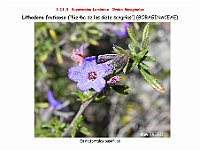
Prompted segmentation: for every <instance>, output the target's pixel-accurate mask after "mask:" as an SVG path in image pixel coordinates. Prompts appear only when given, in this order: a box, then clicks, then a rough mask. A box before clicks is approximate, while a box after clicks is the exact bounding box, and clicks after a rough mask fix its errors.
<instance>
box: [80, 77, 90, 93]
mask: <svg viewBox="0 0 200 150" xmlns="http://www.w3.org/2000/svg"><path fill="white" fill-rule="evenodd" d="M91 82H92V81H90V80H84V79H83V80H79V82H78V83H77V88H78V89H79V90H81V91H83V92H85V91H88V90H89V89H91V88H92V84H91Z"/></svg>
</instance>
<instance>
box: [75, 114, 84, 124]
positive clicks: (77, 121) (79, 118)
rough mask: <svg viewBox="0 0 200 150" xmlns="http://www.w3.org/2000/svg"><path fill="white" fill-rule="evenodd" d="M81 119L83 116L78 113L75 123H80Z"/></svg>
mask: <svg viewBox="0 0 200 150" xmlns="http://www.w3.org/2000/svg"><path fill="white" fill-rule="evenodd" d="M82 120H83V116H82V115H80V116H79V117H78V119H77V120H76V123H80V122H81V121H82Z"/></svg>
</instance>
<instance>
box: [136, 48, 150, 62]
mask: <svg viewBox="0 0 200 150" xmlns="http://www.w3.org/2000/svg"><path fill="white" fill-rule="evenodd" d="M148 52H149V51H148V49H145V50H144V51H142V53H141V54H140V55H139V57H138V60H139V61H140V60H141V59H143V57H144V56H145V55H146V54H147V53H148Z"/></svg>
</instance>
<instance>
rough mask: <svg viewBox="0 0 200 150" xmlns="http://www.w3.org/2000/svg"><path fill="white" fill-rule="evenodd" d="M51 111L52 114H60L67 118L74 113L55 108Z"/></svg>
mask: <svg viewBox="0 0 200 150" xmlns="http://www.w3.org/2000/svg"><path fill="white" fill-rule="evenodd" d="M53 113H54V115H57V116H61V117H64V118H66V119H67V118H69V117H70V116H73V115H74V112H61V111H57V110H54V112H53Z"/></svg>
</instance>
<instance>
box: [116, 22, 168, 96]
mask: <svg viewBox="0 0 200 150" xmlns="http://www.w3.org/2000/svg"><path fill="white" fill-rule="evenodd" d="M127 31H128V34H129V36H130V38H131V40H132V41H133V43H134V45H135V46H134V45H132V44H131V43H129V44H128V47H129V50H124V49H123V48H121V47H119V46H116V45H115V46H114V47H113V50H114V51H115V52H116V53H117V54H126V55H127V56H128V58H129V59H128V61H127V63H126V65H125V66H124V68H123V72H124V73H126V72H128V71H131V70H133V69H134V67H135V66H136V67H137V68H138V69H139V70H140V72H141V74H142V76H143V77H144V79H145V80H146V81H147V82H148V83H149V84H150V85H151V86H152V87H153V88H154V89H155V90H157V91H158V92H160V93H162V94H164V93H165V90H164V88H163V87H162V86H161V84H160V83H159V82H158V81H157V79H156V78H155V77H154V76H153V75H152V74H151V73H150V72H149V70H150V69H151V68H150V67H149V66H148V65H147V64H145V63H144V62H143V61H150V62H155V61H156V59H154V58H153V57H151V56H147V54H148V52H149V50H148V43H149V23H147V24H146V25H145V27H144V29H143V35H142V43H141V45H140V43H139V42H138V40H137V38H136V36H135V33H134V31H133V29H132V28H131V27H130V26H128V27H127ZM138 49H139V51H138ZM113 89H114V90H115V91H117V90H116V89H117V87H115V86H114V87H113ZM122 93H123V92H122ZM122 93H121V94H122ZM125 93H126V92H125Z"/></svg>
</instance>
